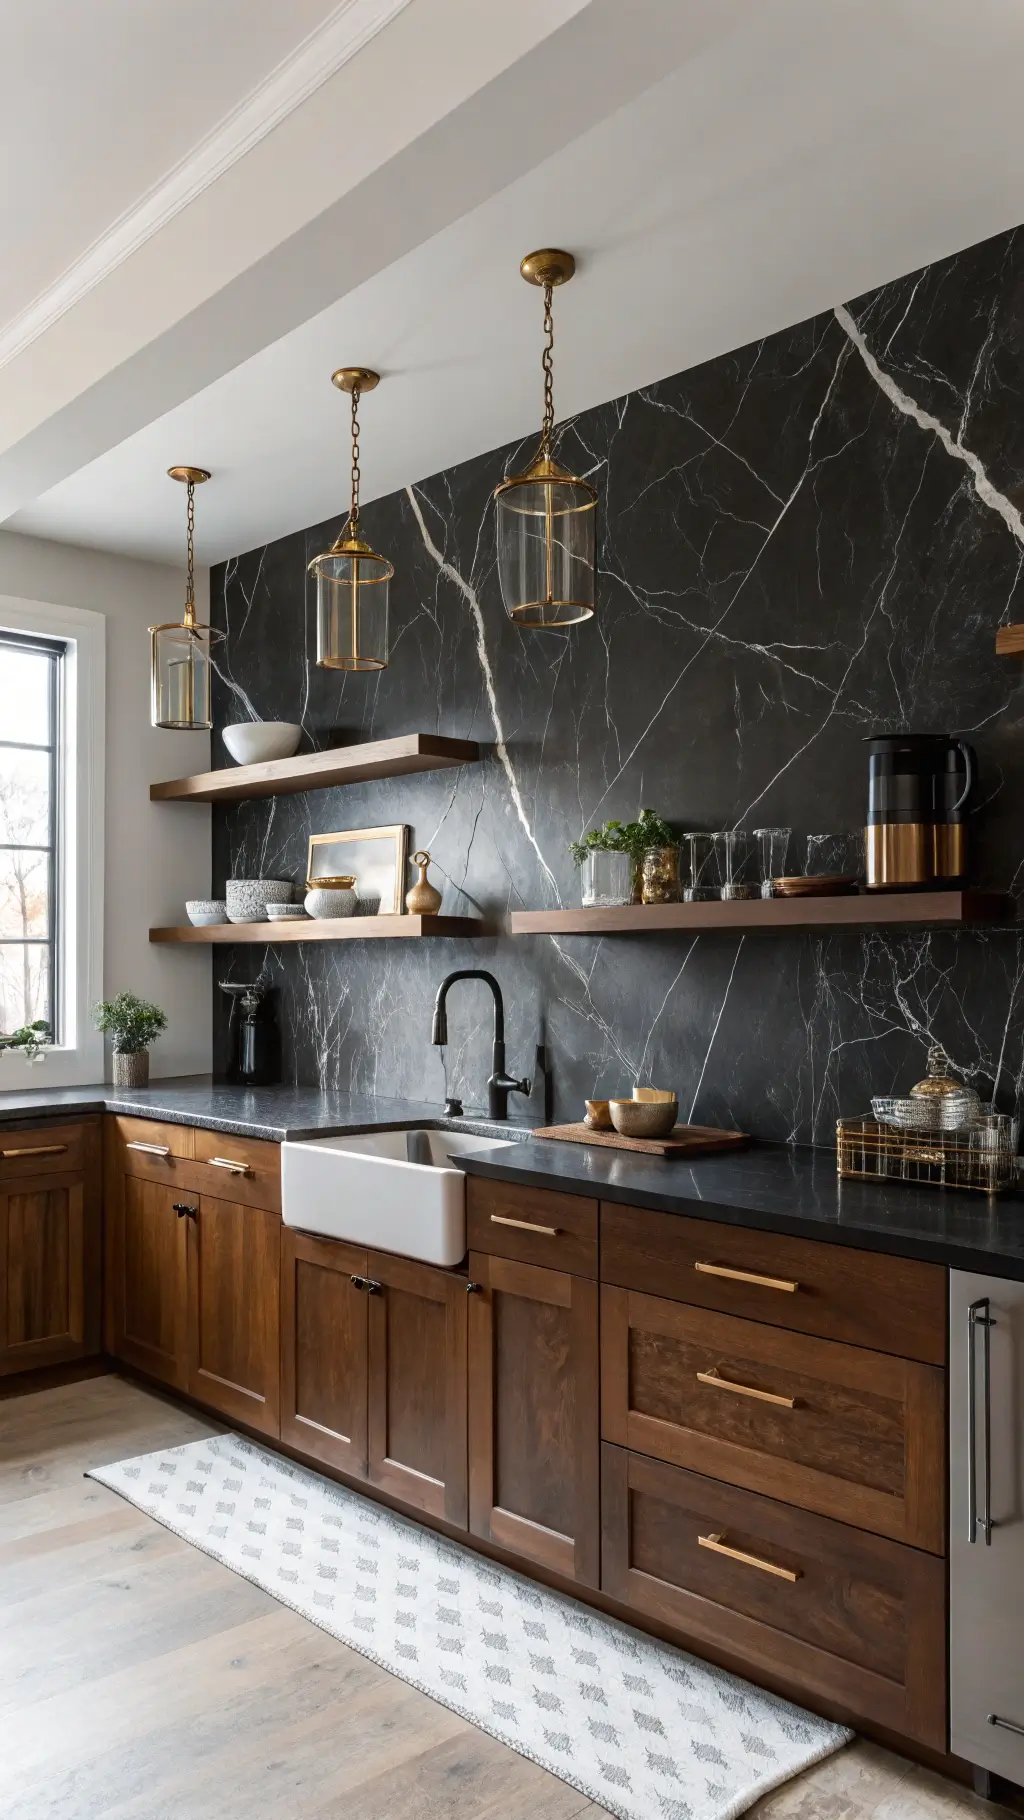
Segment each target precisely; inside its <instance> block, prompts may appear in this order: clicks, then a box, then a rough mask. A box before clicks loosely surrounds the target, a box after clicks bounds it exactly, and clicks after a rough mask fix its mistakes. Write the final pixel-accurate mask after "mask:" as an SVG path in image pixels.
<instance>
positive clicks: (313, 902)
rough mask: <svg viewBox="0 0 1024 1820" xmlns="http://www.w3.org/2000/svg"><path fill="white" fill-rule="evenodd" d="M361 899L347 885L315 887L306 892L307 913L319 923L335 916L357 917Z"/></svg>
mask: <svg viewBox="0 0 1024 1820" xmlns="http://www.w3.org/2000/svg"><path fill="white" fill-rule="evenodd" d="M358 902H359V899H358V898H357V896H356V894H355V892H354V891H353V890H352V889H351V887H348V886H345V885H314V886H313V888H312V890H310V891H307V892H306V898H305V904H306V912H307V914H308V915H309V916H312V917H315V918H316V920H317V922H321V921H323V919H324V918H328V917H333V916H355V913H356V905H357V904H358Z"/></svg>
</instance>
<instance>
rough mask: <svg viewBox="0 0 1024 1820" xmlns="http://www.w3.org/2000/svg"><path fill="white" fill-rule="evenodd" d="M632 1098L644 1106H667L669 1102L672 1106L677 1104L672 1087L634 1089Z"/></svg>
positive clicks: (677, 1098) (675, 1094)
mask: <svg viewBox="0 0 1024 1820" xmlns="http://www.w3.org/2000/svg"><path fill="white" fill-rule="evenodd" d="M633 1098H634V1099H635V1100H637V1101H639V1102H640V1104H641V1105H645V1106H667V1105H668V1102H669V1100H671V1101H672V1103H673V1105H676V1106H677V1105H678V1104H679V1096H678V1094H677V1093H676V1090H675V1088H674V1087H634V1088H633Z"/></svg>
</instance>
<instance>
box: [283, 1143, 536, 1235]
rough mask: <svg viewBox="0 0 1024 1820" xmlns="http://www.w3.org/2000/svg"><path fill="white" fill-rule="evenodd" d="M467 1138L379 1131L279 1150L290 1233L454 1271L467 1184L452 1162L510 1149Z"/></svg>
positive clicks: (462, 1230) (463, 1225)
mask: <svg viewBox="0 0 1024 1820" xmlns="http://www.w3.org/2000/svg"><path fill="white" fill-rule="evenodd" d="M508 1147H509V1145H508V1140H504V1139H498V1138H484V1137H473V1136H472V1135H471V1134H470V1133H468V1132H462V1131H423V1130H417V1131H377V1132H373V1133H371V1134H370V1135H368V1136H366V1137H327V1138H311V1139H309V1140H307V1141H304V1142H302V1143H295V1144H289V1143H284V1144H282V1145H281V1212H282V1217H283V1219H284V1223H285V1225H286V1226H298V1227H301V1229H302V1231H303V1232H315V1233H320V1234H322V1235H323V1236H324V1237H326V1238H331V1239H348V1240H349V1241H350V1242H351V1243H352V1244H354V1245H370V1246H373V1248H374V1249H375V1250H377V1251H395V1252H398V1253H399V1254H400V1255H401V1256H402V1257H406V1258H422V1259H423V1261H424V1263H427V1264H442V1265H445V1266H448V1267H450V1266H451V1265H453V1264H459V1263H461V1262H462V1259H463V1258H464V1257H465V1255H466V1178H465V1176H464V1174H463V1173H462V1170H461V1169H459V1168H457V1167H456V1166H455V1165H454V1164H453V1162H452V1158H453V1157H457V1156H470V1155H473V1154H477V1155H478V1154H480V1153H481V1152H482V1151H488V1150H507V1149H508Z"/></svg>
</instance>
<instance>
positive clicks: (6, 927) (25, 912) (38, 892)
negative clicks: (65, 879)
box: [0, 847, 50, 941]
mask: <svg viewBox="0 0 1024 1820" xmlns="http://www.w3.org/2000/svg"><path fill="white" fill-rule="evenodd" d="M49 886H50V856H49V854H48V853H36V852H35V851H34V850H33V849H32V848H31V847H25V848H23V849H22V850H21V852H18V853H5V852H3V850H2V849H0V941H4V940H6V939H8V938H9V937H11V936H22V937H34V938H35V939H37V940H41V941H45V940H46V938H47V936H48V935H49V933H50V927H49V923H50V901H49Z"/></svg>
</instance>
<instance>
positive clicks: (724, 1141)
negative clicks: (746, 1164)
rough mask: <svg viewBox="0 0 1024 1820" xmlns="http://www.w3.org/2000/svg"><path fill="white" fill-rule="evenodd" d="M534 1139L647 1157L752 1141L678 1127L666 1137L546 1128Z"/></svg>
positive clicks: (742, 1134)
mask: <svg viewBox="0 0 1024 1820" xmlns="http://www.w3.org/2000/svg"><path fill="white" fill-rule="evenodd" d="M530 1136H531V1137H535V1138H558V1139H560V1140H561V1141H562V1142H563V1143H566V1144H600V1145H602V1146H603V1147H604V1148H605V1149H607V1150H639V1151H640V1152H641V1153H642V1154H643V1155H644V1156H669V1157H671V1156H697V1155H699V1154H700V1152H701V1151H709V1150H738V1149H740V1148H742V1146H743V1145H744V1144H748V1143H749V1142H750V1139H749V1138H748V1137H747V1135H746V1133H745V1132H743V1131H721V1130H716V1128H715V1126H713V1125H675V1126H674V1127H673V1129H672V1130H671V1131H670V1132H669V1133H668V1135H667V1136H666V1137H660V1138H639V1137H622V1136H620V1134H619V1132H617V1131H591V1129H590V1126H589V1125H544V1126H542V1127H541V1129H540V1130H539V1131H532V1132H531V1133H530Z"/></svg>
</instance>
